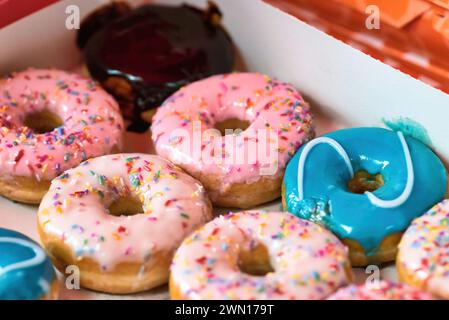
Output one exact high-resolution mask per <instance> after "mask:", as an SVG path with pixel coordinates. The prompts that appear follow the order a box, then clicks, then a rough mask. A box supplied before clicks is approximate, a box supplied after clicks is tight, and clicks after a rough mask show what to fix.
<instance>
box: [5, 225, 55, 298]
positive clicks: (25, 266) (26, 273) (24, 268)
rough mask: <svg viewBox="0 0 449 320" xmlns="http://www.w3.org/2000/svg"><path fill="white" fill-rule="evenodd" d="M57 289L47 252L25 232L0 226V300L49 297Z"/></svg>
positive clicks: (53, 296) (51, 296)
mask: <svg viewBox="0 0 449 320" xmlns="http://www.w3.org/2000/svg"><path fill="white" fill-rule="evenodd" d="M56 291H57V285H56V275H55V272H54V270H53V266H52V264H51V262H50V259H49V258H48V256H47V254H46V253H45V251H44V250H43V249H42V248H41V247H40V246H39V245H38V244H37V243H36V242H34V241H33V240H31V239H30V238H28V237H26V236H24V235H23V234H21V233H18V232H16V231H12V230H7V229H2V228H0V300H37V299H50V298H55V297H56V296H55V295H56Z"/></svg>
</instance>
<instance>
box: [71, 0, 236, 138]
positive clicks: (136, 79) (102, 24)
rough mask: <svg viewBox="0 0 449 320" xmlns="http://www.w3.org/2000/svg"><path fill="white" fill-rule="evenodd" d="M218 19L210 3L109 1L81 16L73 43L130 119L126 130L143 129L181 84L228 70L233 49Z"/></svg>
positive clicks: (229, 70) (217, 13) (232, 63)
mask: <svg viewBox="0 0 449 320" xmlns="http://www.w3.org/2000/svg"><path fill="white" fill-rule="evenodd" d="M220 20H221V13H220V11H219V10H218V8H217V7H216V6H215V5H213V4H211V3H209V8H208V9H207V10H205V11H202V10H199V9H196V8H193V7H191V6H187V5H182V6H178V7H173V6H160V5H144V6H141V7H139V8H136V9H133V10H132V9H130V8H129V6H127V5H126V4H125V3H115V2H114V3H113V4H111V5H108V6H106V7H103V8H100V9H99V10H97V11H95V12H94V13H93V14H91V15H90V16H88V17H87V19H85V20H84V21H83V24H82V26H81V30H80V32H79V34H78V39H77V44H78V46H79V47H80V48H82V49H83V53H84V56H85V61H86V65H87V69H88V71H89V73H90V75H91V76H92V77H93V78H95V79H96V80H98V81H99V82H100V83H101V84H102V85H103V86H104V87H105V88H106V89H107V90H108V91H109V92H110V93H111V94H113V95H114V96H115V98H116V99H117V100H118V101H119V103H120V106H121V109H122V112H123V114H124V116H125V118H127V119H129V120H131V125H130V126H129V127H128V130H131V131H139V132H142V131H145V130H146V129H147V128H148V126H149V125H148V123H149V121H148V120H149V119H150V118H151V116H152V114H153V112H154V111H155V108H156V107H158V106H160V105H161V104H162V103H163V102H164V100H165V99H167V98H168V97H169V96H170V95H171V94H172V93H174V92H175V91H177V90H178V89H179V88H180V87H182V86H184V85H186V84H188V83H190V82H192V81H196V80H198V79H202V78H205V77H208V76H210V75H213V74H221V73H228V72H231V71H232V70H233V66H234V48H233V45H232V41H231V39H230V37H229V36H228V34H227V33H226V31H225V30H224V29H223V28H222V27H221V25H220ZM153 109H154V110H153ZM149 110H150V111H149ZM145 111H148V112H145ZM143 112H145V115H144V118H145V119H146V120H147V121H144V120H143V118H142V115H143Z"/></svg>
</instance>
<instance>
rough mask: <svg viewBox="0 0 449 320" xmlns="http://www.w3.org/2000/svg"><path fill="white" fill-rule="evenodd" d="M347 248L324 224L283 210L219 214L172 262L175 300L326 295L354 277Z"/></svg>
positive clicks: (313, 296) (303, 297)
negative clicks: (320, 224) (302, 218)
mask: <svg viewBox="0 0 449 320" xmlns="http://www.w3.org/2000/svg"><path fill="white" fill-rule="evenodd" d="M347 254H348V251H347V248H346V246H344V245H343V244H342V243H341V242H340V241H339V240H338V239H337V238H336V237H335V236H334V235H333V234H332V233H330V232H329V231H327V230H326V229H324V228H323V227H321V226H319V225H317V224H314V223H313V222H309V221H306V220H301V219H299V218H297V217H295V216H294V215H291V214H288V213H284V212H269V213H268V212H258V211H247V212H240V213H235V214H229V215H227V216H221V217H219V218H216V219H215V220H213V221H211V222H209V223H208V224H206V225H205V226H204V227H203V228H200V229H199V230H197V231H195V232H194V233H193V234H192V235H191V236H189V237H188V238H187V239H186V240H184V242H183V244H182V245H181V246H180V247H179V249H178V250H177V252H176V254H175V257H174V259H173V263H172V266H171V275H170V295H171V297H172V298H173V299H192V300H193V299H244V300H247V299H250V300H253V299H255V300H259V299H262V300H265V299H324V298H325V297H327V296H328V295H329V294H331V293H332V292H334V291H335V290H336V289H338V288H339V287H341V286H344V285H347V284H348V283H349V282H350V280H351V279H352V272H351V270H350V264H349V260H348V255H347Z"/></svg>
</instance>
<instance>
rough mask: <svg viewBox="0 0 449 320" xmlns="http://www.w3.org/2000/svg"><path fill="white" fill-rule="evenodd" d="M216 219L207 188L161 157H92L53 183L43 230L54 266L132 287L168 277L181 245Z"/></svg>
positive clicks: (96, 284)
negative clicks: (197, 230)
mask: <svg viewBox="0 0 449 320" xmlns="http://www.w3.org/2000/svg"><path fill="white" fill-rule="evenodd" d="M210 219H212V212H211V205H210V202H209V200H208V198H207V196H206V194H205V191H204V188H203V187H202V185H201V184H200V183H198V182H197V181H196V180H195V179H193V178H192V177H190V176H189V175H187V174H186V173H184V172H183V171H182V170H181V169H180V168H178V167H176V166H174V165H173V164H172V163H170V162H169V161H167V160H165V159H162V158H160V157H158V156H155V155H145V154H117V155H107V156H102V157H98V158H93V159H90V160H87V161H85V162H83V163H82V164H81V165H80V166H78V167H76V168H74V169H70V170H68V171H66V172H65V173H63V174H62V175H61V176H59V177H58V178H56V179H54V180H53V181H52V184H51V186H50V190H49V192H48V193H47V194H46V195H45V196H44V198H43V199H42V202H41V205H40V207H39V212H38V231H39V234H40V237H41V240H42V243H43V245H44V247H45V248H46V249H47V251H48V253H49V255H50V256H51V258H52V260H53V262H54V264H55V266H56V267H57V268H58V269H59V270H65V268H66V266H68V265H76V266H78V268H79V270H80V284H81V286H83V287H85V288H89V289H93V290H97V291H102V292H108V293H120V294H121V293H134V292H139V291H144V290H148V289H151V288H154V287H156V286H158V285H161V284H164V283H166V282H167V281H168V274H169V266H170V262H171V259H172V256H173V254H174V251H175V249H176V248H177V246H178V245H179V244H180V243H181V241H182V240H183V239H184V238H185V237H186V236H187V235H188V234H189V233H190V232H192V231H193V230H194V229H196V228H197V227H199V226H200V225H202V224H204V223H206V222H207V221H209V220H210Z"/></svg>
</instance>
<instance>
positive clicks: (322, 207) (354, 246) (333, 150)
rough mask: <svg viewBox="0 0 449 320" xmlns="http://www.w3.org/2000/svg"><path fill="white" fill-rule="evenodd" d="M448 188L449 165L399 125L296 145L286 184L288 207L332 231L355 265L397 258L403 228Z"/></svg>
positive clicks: (345, 132)
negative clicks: (447, 168) (342, 243)
mask: <svg viewBox="0 0 449 320" xmlns="http://www.w3.org/2000/svg"><path fill="white" fill-rule="evenodd" d="M445 192H446V170H445V168H444V166H443V164H442V163H441V161H440V159H439V158H438V157H437V156H436V155H435V154H434V153H433V151H432V150H431V149H430V148H429V147H428V146H427V145H425V144H424V143H422V142H420V141H418V140H417V139H415V138H413V137H410V136H406V135H404V134H403V133H402V132H401V131H392V130H388V129H383V128H354V129H343V130H338V131H335V132H331V133H328V134H325V135H323V136H322V137H319V138H316V139H314V140H312V141H310V142H309V143H307V144H306V145H304V146H303V147H301V149H299V150H298V152H297V153H296V155H295V156H294V157H293V159H292V160H291V161H290V162H289V164H288V166H287V169H286V173H285V178H284V182H283V191H282V198H283V204H284V208H285V209H286V210H288V211H289V212H291V213H293V214H294V215H296V216H298V217H300V218H303V219H308V220H311V221H314V222H316V223H319V224H321V225H324V226H326V227H327V228H328V229H330V230H331V231H333V232H334V233H335V234H336V235H337V236H338V237H339V238H340V239H342V240H343V242H344V243H345V244H346V245H348V246H349V248H350V258H351V262H352V264H353V265H354V266H363V265H367V264H371V263H382V262H388V261H392V260H394V259H395V257H396V253H397V244H398V242H399V241H400V238H401V235H402V233H403V232H404V230H405V229H406V228H407V227H408V226H409V225H410V223H411V222H412V220H413V219H415V218H416V217H418V216H420V215H422V214H423V213H424V212H425V211H426V210H428V209H429V208H430V207H432V206H433V205H434V204H435V203H437V202H438V201H440V200H442V199H443V197H444V194H445Z"/></svg>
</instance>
